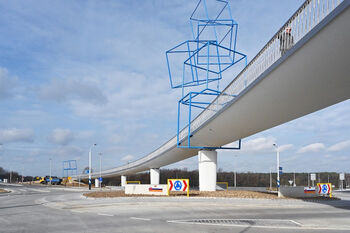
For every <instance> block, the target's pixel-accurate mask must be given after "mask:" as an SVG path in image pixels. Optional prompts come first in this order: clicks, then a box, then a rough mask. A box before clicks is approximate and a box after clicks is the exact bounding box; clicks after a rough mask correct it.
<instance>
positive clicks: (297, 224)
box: [289, 220, 302, 226]
mask: <svg viewBox="0 0 350 233" xmlns="http://www.w3.org/2000/svg"><path fill="white" fill-rule="evenodd" d="M289 221H290V222H292V223H295V224H296V225H298V226H302V225H301V224H300V223H298V222H297V221H294V220H289Z"/></svg>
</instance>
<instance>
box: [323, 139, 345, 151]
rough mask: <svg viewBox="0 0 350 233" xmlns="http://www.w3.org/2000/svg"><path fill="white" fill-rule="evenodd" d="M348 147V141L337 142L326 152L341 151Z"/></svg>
mask: <svg viewBox="0 0 350 233" xmlns="http://www.w3.org/2000/svg"><path fill="white" fill-rule="evenodd" d="M348 147H350V140H347V141H343V142H339V143H336V144H334V145H333V146H331V147H329V148H328V149H327V151H341V150H344V149H346V148H348Z"/></svg>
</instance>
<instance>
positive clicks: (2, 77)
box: [0, 67, 17, 100]
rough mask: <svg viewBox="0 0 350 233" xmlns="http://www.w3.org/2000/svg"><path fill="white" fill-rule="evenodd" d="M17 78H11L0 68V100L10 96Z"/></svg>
mask: <svg viewBox="0 0 350 233" xmlns="http://www.w3.org/2000/svg"><path fill="white" fill-rule="evenodd" d="M16 82H17V78H16V77H11V76H9V74H8V71H7V69H6V68H2V67H0V100H1V99H5V98H8V97H11V96H12V94H13V93H12V91H13V89H14V88H15V86H16Z"/></svg>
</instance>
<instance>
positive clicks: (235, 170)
mask: <svg viewBox="0 0 350 233" xmlns="http://www.w3.org/2000/svg"><path fill="white" fill-rule="evenodd" d="M237 156H238V155H234V158H235V161H234V165H233V168H234V173H233V175H234V187H235V188H237V166H236V163H237Z"/></svg>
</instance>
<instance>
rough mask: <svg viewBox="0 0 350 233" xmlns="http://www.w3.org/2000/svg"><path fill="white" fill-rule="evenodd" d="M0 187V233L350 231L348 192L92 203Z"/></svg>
mask: <svg viewBox="0 0 350 233" xmlns="http://www.w3.org/2000/svg"><path fill="white" fill-rule="evenodd" d="M0 188H2V189H7V190H10V191H11V192H10V193H1V194H0V232H1V233H3V232H4V233H5V232H6V233H7V232H16V233H17V232H21V233H22V232H33V233H38V232H84V233H85V232H94V233H95V232H240V233H245V232H262V233H264V232H337V233H338V232H350V221H349V219H350V192H339V193H335V196H337V197H339V198H341V199H342V200H335V201H321V200H317V201H302V200H294V199H284V200H266V199H239V198H202V197H190V198H187V197H170V198H164V197H162V198H157V197H123V198H106V199H101V198H99V199H93V198H85V197H84V196H83V195H82V194H83V193H84V192H86V191H87V190H85V189H82V188H80V189H79V188H62V187H55V186H53V187H48V186H36V185H33V186H31V185H23V186H21V185H19V186H18V185H16V186H13V185H11V186H9V185H4V184H0Z"/></svg>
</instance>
